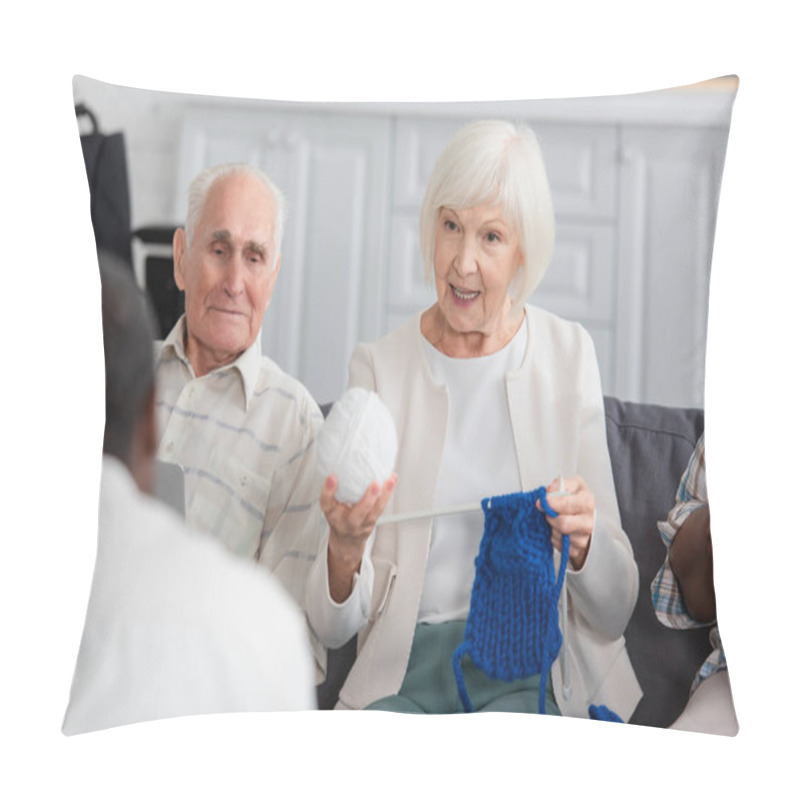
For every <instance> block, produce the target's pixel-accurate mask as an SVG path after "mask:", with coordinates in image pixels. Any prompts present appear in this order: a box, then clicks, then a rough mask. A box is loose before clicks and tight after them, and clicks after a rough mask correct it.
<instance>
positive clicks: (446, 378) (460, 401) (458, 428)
mask: <svg viewBox="0 0 800 800" xmlns="http://www.w3.org/2000/svg"><path fill="white" fill-rule="evenodd" d="M527 341H528V335H527V326H526V325H521V326H520V329H519V331H517V333H516V334H515V335H514V338H513V339H512V340H511V341H510V342H509V343H508V344H507V345H506V346H505V347H503V348H502V349H501V350H498V351H497V352H496V353H492V354H491V355H488V356H482V357H479V358H451V357H449V356H446V355H445V354H444V353H442V352H440V351H439V350H437V349H436V348H435V347H433V345H431V344H430V343H429V342H428V341H427V340H425V343H424V349H425V357H426V359H427V361H428V364H429V366H430V368H431V374H432V375H433V378H434V380H435V381H436V383H438V384H440V385H443V386H446V387H447V395H448V403H449V406H448V411H449V414H448V418H447V432H446V434H445V440H444V451H443V454H442V463H441V467H440V469H439V478H438V480H437V482H436V491H435V494H434V503H433V505H434V508H435V509H439V508H448V507H451V506H459V505H464V504H468V503H479V502H480V500H481V499H482V498H484V497H491V496H493V495H498V494H509V493H510V492H519V491H520V490H521V488H522V485H521V481H520V476H519V467H518V465H517V459H516V455H515V448H514V435H513V431H512V428H511V417H510V415H509V412H508V401H507V399H506V383H505V376H506V373H508V372H511V371H512V370H517V369H519V367H520V365H521V364H522V359H523V357H524V355H525V347H526V345H527ZM482 536H483V513H482V512H481V511H470V512H464V513H460V514H452V515H448V516H443V517H436V518H435V519H434V521H433V528H432V531H431V544H430V548H429V551H428V563H427V567H426V570H425V582H424V585H423V589H422V599H421V601H420V611H419V620H418V621H419V622H431V623H436V622H445V621H447V620H453V619H464V620H465V619H466V618H467V615H468V614H469V605H470V595H471V592H472V584H473V582H474V580H475V558H476V556H477V555H478V550H479V548H480V542H481V538H482Z"/></svg>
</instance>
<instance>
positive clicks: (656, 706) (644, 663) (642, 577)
mask: <svg viewBox="0 0 800 800" xmlns="http://www.w3.org/2000/svg"><path fill="white" fill-rule="evenodd" d="M605 406H606V430H607V435H608V449H609V453H610V454H611V464H612V470H613V473H614V481H615V485H616V490H617V499H618V501H619V510H620V515H621V517H622V527H623V529H624V530H625V532H626V533H627V534H628V538H629V539H630V542H631V545H632V546H633V551H634V555H635V558H636V562H637V564H638V566H639V598H638V600H637V602H636V607H635V609H634V612H633V616H632V617H631V621H630V623H629V625H628V629H627V631H626V634H625V636H626V641H627V647H628V653H629V655H630V658H631V662H632V663H633V668H634V670H635V671H636V675H637V677H638V679H639V683H640V684H641V686H642V691H643V692H644V697H643V698H642V701H641V702H640V703H639V706H638V708H637V709H636V711H635V713H634V715H633V717H632V719H631V722H632V723H634V724H639V725H652V726H656V727H667V726H669V725H670V724H672V722H674V721H675V719H676V718H677V716H678V715H679V714H680V712H681V711H682V710H683V707H684V705H685V704H686V700H687V699H688V696H689V687H690V686H691V683H692V680H693V678H694V675H695V672H696V671H697V669H698V668H699V667H700V665H701V664H702V662H703V661H704V659H705V657H706V655H707V654H708V653H709V651H710V649H711V648H710V645H709V641H708V629H706V628H703V629H697V630H691V631H677V630H672V629H670V628H667V627H665V626H664V625H662V624H661V623H660V622H659V621H658V620H657V619H656V616H655V613H654V612H653V604H652V601H651V598H650V583H651V581H652V580H653V578H654V577H655V574H656V573H657V572H658V570H659V568H660V567H661V565H662V564H663V563H664V558H665V556H666V548H665V547H664V544H663V542H662V541H661V537H660V535H659V533H658V529H657V527H656V524H657V523H658V521H659V520H663V519H665V518H666V516H667V514H668V513H669V511H670V509H671V508H672V506H673V504H674V502H675V492H676V491H677V488H678V483H679V481H680V478H681V475H682V474H683V471H684V470H685V469H686V465H687V463H688V461H689V456H690V455H691V454H692V451H693V450H694V446H695V443H696V442H697V439H698V438H699V437H700V434H701V432H702V431H703V425H704V414H703V411H702V410H700V409H677V408H666V407H662V406H656V405H647V404H641V403H630V402H623V401H620V400H617V399H615V398H606V400H605Z"/></svg>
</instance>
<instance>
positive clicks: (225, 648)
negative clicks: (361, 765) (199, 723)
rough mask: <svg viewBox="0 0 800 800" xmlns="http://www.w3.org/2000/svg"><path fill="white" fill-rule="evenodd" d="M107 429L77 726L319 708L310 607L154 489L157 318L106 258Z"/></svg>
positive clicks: (73, 715) (73, 702)
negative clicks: (197, 527)
mask: <svg viewBox="0 0 800 800" xmlns="http://www.w3.org/2000/svg"><path fill="white" fill-rule="evenodd" d="M100 274H101V286H102V308H103V344H104V350H105V372H106V426H105V436H104V439H103V467H102V479H101V488H100V515H99V529H98V549H97V560H96V564H95V572H94V580H93V582H92V591H91V595H90V598H89V606H88V610H87V612H86V621H85V626H84V631H83V637H82V640H81V645H80V650H79V653H78V660H77V664H76V668H75V677H74V680H73V683H72V692H71V695H70V701H69V705H68V708H67V713H66V716H65V719H64V726H63V731H64V733H65V734H74V733H84V732H88V731H94V730H100V729H103V728H108V727H112V726H116V725H124V724H128V723H134V722H142V721H147V720H154V719H161V718H165V717H175V716H181V715H185V714H205V713H212V712H232V711H269V710H293V709H300V710H302V709H312V708H314V707H315V698H314V688H313V685H314V682H313V659H312V657H311V652H310V649H309V646H308V638H307V634H306V625H305V622H304V620H303V616H302V614H301V613H300V612H299V611H298V609H297V607H296V605H295V604H294V603H293V602H292V601H291V600H290V598H289V597H288V595H287V594H286V593H285V592H284V590H283V589H282V588H281V586H280V585H279V584H278V582H277V581H276V580H275V578H273V577H272V576H271V575H268V574H267V573H265V571H264V570H261V569H259V568H258V567H257V566H256V565H255V564H248V563H246V562H244V561H242V560H241V559H239V558H236V557H235V556H233V555H231V554H230V553H229V552H227V551H226V550H225V548H223V547H222V546H221V545H220V544H219V543H218V542H215V541H213V540H211V539H210V538H208V537H204V536H200V535H197V534H196V533H195V532H193V531H190V530H189V529H188V528H187V527H186V525H185V523H184V522H183V520H182V519H181V518H180V517H179V516H178V515H177V514H176V513H175V512H174V511H172V509H170V508H169V507H167V506H166V505H164V504H162V503H161V502H159V501H157V500H155V499H154V498H152V497H149V496H148V490H149V489H150V486H151V482H152V475H153V469H152V467H153V456H154V453H155V448H156V432H155V414H154V393H153V381H154V377H153V356H152V327H151V325H150V318H149V314H148V309H147V306H146V303H145V300H144V298H143V296H142V294H141V293H140V292H139V291H138V289H137V288H136V286H135V284H134V281H133V277H132V275H131V273H130V271H126V270H125V269H124V268H122V267H120V266H119V265H115V264H113V263H104V260H103V258H102V257H101V270H100Z"/></svg>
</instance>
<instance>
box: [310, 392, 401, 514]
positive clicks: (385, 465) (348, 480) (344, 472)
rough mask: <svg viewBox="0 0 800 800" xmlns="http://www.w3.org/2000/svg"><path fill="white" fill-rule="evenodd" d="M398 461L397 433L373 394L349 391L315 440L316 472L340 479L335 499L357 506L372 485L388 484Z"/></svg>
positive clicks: (378, 399)
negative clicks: (332, 475)
mask: <svg viewBox="0 0 800 800" xmlns="http://www.w3.org/2000/svg"><path fill="white" fill-rule="evenodd" d="M396 458H397V430H396V428H395V424H394V419H392V415H391V414H390V413H389V409H388V408H386V406H385V405H384V404H383V401H382V400H381V399H380V397H378V395H377V394H375V392H370V391H368V390H367V389H361V388H358V387H356V388H353V389H348V390H347V391H346V392H345V393H344V394H343V395H342V396H341V398H340V399H339V400H338V401H337V402H336V403H334V405H333V407H332V408H331V410H330V412H329V413H328V416H327V417H326V419H325V422H324V423H323V425H322V428H321V429H320V432H319V434H318V436H317V468H318V469H319V471H320V472H321V473H322V475H323V476H328V475H330V474H331V473H333V474H334V475H336V477H337V478H338V479H339V486H338V488H337V489H336V495H335V497H336V499H337V500H338V501H339V502H340V503H357V502H358V501H359V500H361V498H362V497H363V496H364V492H365V491H366V490H367V487H368V486H369V485H370V484H371V483H372V482H373V481H378V482H379V483H381V484H382V483H383V482H384V481H387V480H388V479H389V478H390V477H391V475H392V470H393V469H394V462H395V459H396Z"/></svg>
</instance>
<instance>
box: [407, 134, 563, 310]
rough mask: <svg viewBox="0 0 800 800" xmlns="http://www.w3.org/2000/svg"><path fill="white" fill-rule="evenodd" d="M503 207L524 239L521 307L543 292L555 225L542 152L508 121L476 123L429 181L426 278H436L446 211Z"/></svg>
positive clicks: (515, 295)
mask: <svg viewBox="0 0 800 800" xmlns="http://www.w3.org/2000/svg"><path fill="white" fill-rule="evenodd" d="M498 203H499V204H500V205H501V206H502V209H503V215H504V216H505V218H506V220H507V221H508V222H509V224H510V225H511V226H512V227H513V229H514V231H515V232H516V234H517V236H518V238H519V246H520V251H521V253H522V258H523V262H522V264H521V265H520V268H519V269H518V270H517V274H516V275H515V277H514V281H513V282H512V286H511V294H512V300H513V302H514V304H515V305H516V306H521V305H522V304H523V303H524V302H525V301H526V300H527V298H528V297H529V296H530V294H531V293H532V292H533V291H534V289H535V288H536V287H537V286H538V284H539V282H540V281H541V279H542V277H543V276H544V273H545V271H546V270H547V267H548V265H549V264H550V259H551V258H552V255H553V247H554V244H555V219H554V214H553V201H552V198H551V196H550V185H549V183H548V180H547V172H546V170H545V166H544V159H543V157H542V151H541V148H540V147H539V142H538V140H537V138H536V135H535V134H534V133H533V131H532V130H531V129H530V128H529V127H528V126H527V125H523V124H513V123H511V122H507V121H505V120H483V121H480V122H473V123H471V124H470V125H467V126H465V127H464V128H462V129H461V130H459V131H458V132H457V133H456V134H455V135H454V136H453V138H452V139H450V141H449V142H448V143H447V145H445V148H444V150H443V151H442V152H441V154H440V155H439V158H438V159H437V160H436V164H435V165H434V167H433V172H432V174H431V177H430V179H429V180H428V186H427V189H426V191H425V197H424V199H423V201H422V208H421V211H420V247H421V249H422V261H423V266H424V268H425V277H426V279H427V280H428V281H430V280H431V278H432V275H433V257H434V250H435V244H436V227H437V220H438V217H439V212H440V210H441V209H442V208H453V209H456V210H459V209H465V208H472V207H473V206H479V205H485V204H486V205H495V204H498Z"/></svg>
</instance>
